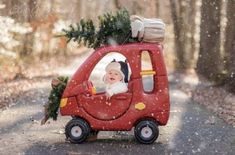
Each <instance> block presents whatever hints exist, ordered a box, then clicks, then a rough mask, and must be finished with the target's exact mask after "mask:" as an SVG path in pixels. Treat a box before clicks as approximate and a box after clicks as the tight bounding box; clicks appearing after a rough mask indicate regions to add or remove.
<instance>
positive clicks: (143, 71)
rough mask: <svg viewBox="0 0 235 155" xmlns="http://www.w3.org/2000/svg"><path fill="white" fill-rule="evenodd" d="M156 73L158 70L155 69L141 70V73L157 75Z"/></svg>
mask: <svg viewBox="0 0 235 155" xmlns="http://www.w3.org/2000/svg"><path fill="white" fill-rule="evenodd" d="M155 74H156V71H153V70H142V71H141V72H140V75H155Z"/></svg>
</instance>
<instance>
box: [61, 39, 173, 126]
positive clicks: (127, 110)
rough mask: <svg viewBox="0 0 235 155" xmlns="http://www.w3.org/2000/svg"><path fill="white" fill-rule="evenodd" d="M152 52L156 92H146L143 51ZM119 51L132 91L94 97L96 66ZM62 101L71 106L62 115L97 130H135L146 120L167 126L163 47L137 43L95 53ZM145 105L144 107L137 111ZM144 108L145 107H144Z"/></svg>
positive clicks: (167, 101) (67, 89)
mask: <svg viewBox="0 0 235 155" xmlns="http://www.w3.org/2000/svg"><path fill="white" fill-rule="evenodd" d="M142 51H149V53H150V57H151V61H152V66H153V70H154V71H155V72H156V74H155V75H154V76H153V77H154V89H153V91H152V92H147V93H146V92H145V91H144V88H143V84H142V76H141V74H140V72H141V52H142ZM110 52H118V53H120V54H122V55H124V56H125V57H126V58H127V61H128V63H129V66H130V68H131V71H132V74H131V76H130V80H129V82H128V89H129V90H128V92H126V93H121V94H116V95H113V96H112V97H111V99H110V101H107V100H106V96H105V93H99V94H95V95H92V94H91V93H90V85H91V83H90V82H88V78H89V76H90V74H91V72H92V70H93V69H94V67H95V65H96V64H97V63H98V62H99V61H100V60H101V59H102V58H103V57H104V56H105V55H106V54H108V53H110ZM62 98H68V100H67V104H66V105H65V106H63V107H61V108H60V113H61V115H71V116H75V117H80V118H83V119H85V120H86V121H87V122H88V123H89V124H90V126H91V128H92V129H93V130H131V128H132V127H133V126H135V124H136V123H137V122H138V121H140V120H143V119H154V120H155V121H156V122H158V124H159V125H166V123H167V121H168V118H169V111H170V102H169V90H168V79H167V72H166V67H165V64H164V59H163V47H162V45H161V44H152V43H133V44H125V45H118V46H105V47H101V48H99V49H97V50H96V51H94V52H93V53H92V54H91V55H90V56H89V57H88V58H87V60H86V61H85V62H84V63H83V64H82V65H81V66H80V67H79V69H78V70H77V71H76V73H75V74H74V75H73V77H72V78H71V80H70V81H69V83H68V85H67V87H66V89H65V91H64V93H63V96H62ZM138 104H142V108H140V109H139V108H137V107H138V106H137V105H138ZM143 105H144V107H143Z"/></svg>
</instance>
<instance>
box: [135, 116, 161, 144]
mask: <svg viewBox="0 0 235 155" xmlns="http://www.w3.org/2000/svg"><path fill="white" fill-rule="evenodd" d="M158 135H159V129H158V125H157V124H156V123H155V122H154V121H152V120H144V121H140V122H139V123H138V124H137V125H136V126H135V138H136V139H137V141H139V142H140V143H143V144H152V143H153V142H155V140H156V139H157V138H158Z"/></svg>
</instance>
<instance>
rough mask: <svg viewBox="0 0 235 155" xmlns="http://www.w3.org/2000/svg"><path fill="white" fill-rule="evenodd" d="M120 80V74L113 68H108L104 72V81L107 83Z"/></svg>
mask: <svg viewBox="0 0 235 155" xmlns="http://www.w3.org/2000/svg"><path fill="white" fill-rule="evenodd" d="M121 80H122V75H121V74H120V73H119V72H118V71H115V70H109V71H108V72H107V73H106V81H107V83H109V84H113V83H116V82H119V81H121Z"/></svg>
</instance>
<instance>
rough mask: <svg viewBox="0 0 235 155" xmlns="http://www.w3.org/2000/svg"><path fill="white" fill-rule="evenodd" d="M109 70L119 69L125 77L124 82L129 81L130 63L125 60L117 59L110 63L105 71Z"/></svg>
mask: <svg viewBox="0 0 235 155" xmlns="http://www.w3.org/2000/svg"><path fill="white" fill-rule="evenodd" d="M109 70H115V71H118V72H119V73H120V74H121V75H122V77H123V82H126V83H127V82H128V74H129V71H128V65H127V62H123V61H116V60H115V59H114V60H113V61H112V62H111V63H109V64H108V65H107V66H106V68H105V71H106V72H108V71H109Z"/></svg>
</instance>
